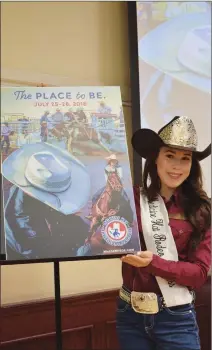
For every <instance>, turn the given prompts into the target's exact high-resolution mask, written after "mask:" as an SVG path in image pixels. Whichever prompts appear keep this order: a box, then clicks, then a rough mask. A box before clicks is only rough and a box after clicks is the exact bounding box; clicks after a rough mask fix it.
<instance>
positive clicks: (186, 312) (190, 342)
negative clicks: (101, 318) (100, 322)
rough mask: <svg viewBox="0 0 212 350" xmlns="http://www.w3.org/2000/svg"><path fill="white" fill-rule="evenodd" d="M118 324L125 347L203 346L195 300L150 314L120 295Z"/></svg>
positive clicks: (174, 349) (182, 349) (181, 349)
mask: <svg viewBox="0 0 212 350" xmlns="http://www.w3.org/2000/svg"><path fill="white" fill-rule="evenodd" d="M116 327H117V335H118V339H119V343H120V349H121V350H200V340H199V330H198V326H197V322H196V313H195V310H194V306H193V305H192V304H187V305H185V306H184V305H182V306H178V307H174V308H164V309H162V310H161V311H160V312H158V313H157V314H154V315H147V314H139V313H136V312H135V311H134V310H133V309H132V308H131V305H130V304H128V303H126V302H125V301H123V300H122V299H120V298H118V305H117V324H116Z"/></svg>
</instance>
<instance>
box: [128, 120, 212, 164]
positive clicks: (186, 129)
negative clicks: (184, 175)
mask: <svg viewBox="0 0 212 350" xmlns="http://www.w3.org/2000/svg"><path fill="white" fill-rule="evenodd" d="M132 146H133V148H134V149H135V151H136V152H137V153H138V154H139V155H140V156H141V157H142V158H147V157H148V156H150V155H151V153H152V152H154V151H157V150H159V149H160V147H162V146H168V147H173V148H177V149H185V150H189V151H192V152H194V154H195V156H196V158H197V159H198V160H203V159H204V158H206V157H208V156H209V155H210V154H211V144H210V145H209V146H208V147H206V149H205V150H204V151H201V152H200V151H197V133H196V130H195V127H194V124H193V121H192V120H191V119H190V118H188V117H185V116H182V117H174V118H173V119H172V120H171V121H170V122H169V123H168V124H166V125H165V126H164V127H163V128H161V129H160V130H159V131H158V133H156V132H154V131H153V130H150V129H139V130H137V131H136V132H135V133H134V135H133V137H132Z"/></svg>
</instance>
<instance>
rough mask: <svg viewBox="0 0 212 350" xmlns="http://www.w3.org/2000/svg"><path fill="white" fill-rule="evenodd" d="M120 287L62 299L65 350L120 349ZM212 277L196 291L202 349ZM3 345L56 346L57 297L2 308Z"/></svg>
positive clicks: (37, 349)
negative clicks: (116, 325)
mask: <svg viewBox="0 0 212 350" xmlns="http://www.w3.org/2000/svg"><path fill="white" fill-rule="evenodd" d="M117 296H118V291H117V290H112V291H103V292H98V293H90V294H83V295H78V296H71V297H65V298H63V299H62V329H63V346H64V350H74V349H80V350H85V349H89V350H97V349H98V350H118V349H119V347H118V342H117V338H116V327H115V315H116V298H117ZM210 303H211V278H210V277H209V278H208V281H207V283H206V284H205V286H203V287H202V288H201V291H199V292H198V293H197V300H196V311H197V318H198V323H199V327H200V335H201V343H202V350H210V345H211V304H210ZM0 343H1V346H0V347H1V349H2V350H3V349H5V350H56V342H55V315H54V300H42V301H37V302H29V303H23V304H19V305H9V306H4V307H2V308H1V333H0Z"/></svg>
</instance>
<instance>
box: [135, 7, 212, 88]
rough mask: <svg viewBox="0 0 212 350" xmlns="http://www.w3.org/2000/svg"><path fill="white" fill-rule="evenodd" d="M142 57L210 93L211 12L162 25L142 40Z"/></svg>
mask: <svg viewBox="0 0 212 350" xmlns="http://www.w3.org/2000/svg"><path fill="white" fill-rule="evenodd" d="M139 57H140V58H141V59H142V60H143V61H144V62H146V63H148V64H150V65H152V66H153V67H155V68H157V69H158V70H160V71H162V72H164V73H166V74H168V75H171V76H172V77H173V78H175V79H177V80H179V81H181V82H183V83H186V84H187V85H190V86H192V87H195V88H197V89H198V90H202V91H204V92H207V93H210V92H211V18H210V11H209V12H208V13H188V14H183V15H180V16H177V17H176V18H173V19H170V20H168V21H166V22H164V23H162V24H160V25H158V26H157V27H156V28H155V29H153V30H151V31H150V32H149V33H147V34H146V35H145V36H144V37H143V38H142V39H141V40H140V41H139Z"/></svg>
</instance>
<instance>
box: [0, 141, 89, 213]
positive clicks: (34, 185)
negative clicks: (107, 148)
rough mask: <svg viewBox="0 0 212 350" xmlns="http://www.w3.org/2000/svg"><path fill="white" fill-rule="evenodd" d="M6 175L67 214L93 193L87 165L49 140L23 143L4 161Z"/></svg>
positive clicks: (3, 169)
mask: <svg viewBox="0 0 212 350" xmlns="http://www.w3.org/2000/svg"><path fill="white" fill-rule="evenodd" d="M2 174H3V176H4V177H5V178H6V179H7V180H9V181H10V182H12V183H13V184H14V185H16V186H18V187H19V188H21V189H22V190H23V191H24V192H25V193H27V194H29V195H30V196H32V197H34V198H36V199H38V200H40V201H41V202H43V203H46V204H47V205H49V206H50V207H52V208H54V209H56V210H58V211H60V212H61V213H63V214H65V215H68V214H73V213H76V212H77V211H79V210H80V209H81V208H83V207H84V206H85V205H86V203H87V201H88V199H89V195H90V177H89V174H88V173H87V171H86V169H85V166H84V165H83V164H82V163H81V162H79V161H78V160H77V159H76V158H75V157H73V156H72V155H71V154H70V153H68V152H67V151H65V150H62V149H59V148H57V147H55V146H53V145H50V144H48V143H44V142H41V143H36V144H30V145H24V146H22V147H21V148H19V149H18V150H16V151H14V152H13V153H11V154H10V155H9V157H8V158H7V159H6V160H5V161H4V162H3V164H2Z"/></svg>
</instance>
